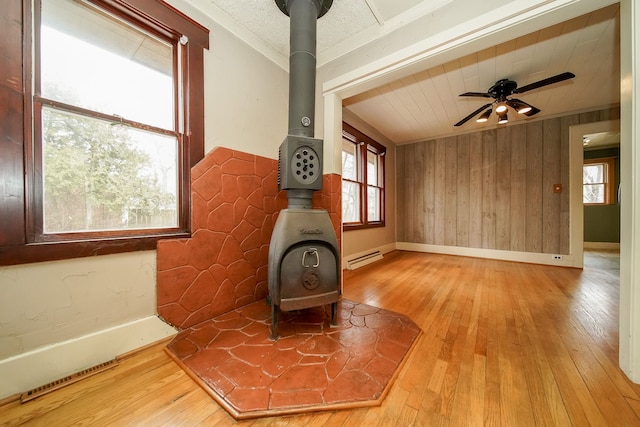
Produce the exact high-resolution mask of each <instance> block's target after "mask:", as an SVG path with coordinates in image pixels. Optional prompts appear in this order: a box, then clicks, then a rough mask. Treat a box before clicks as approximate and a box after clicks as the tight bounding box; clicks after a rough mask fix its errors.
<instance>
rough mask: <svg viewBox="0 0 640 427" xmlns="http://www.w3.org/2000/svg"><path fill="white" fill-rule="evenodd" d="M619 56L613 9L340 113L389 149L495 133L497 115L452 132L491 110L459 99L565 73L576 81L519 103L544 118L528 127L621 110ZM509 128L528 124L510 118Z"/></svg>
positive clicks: (364, 99)
mask: <svg viewBox="0 0 640 427" xmlns="http://www.w3.org/2000/svg"><path fill="white" fill-rule="evenodd" d="M619 52H620V40H619V5H617V4H615V5H612V6H609V7H607V8H604V9H600V10H597V11H594V12H592V13H590V14H587V15H583V16H580V17H577V18H575V19H572V20H570V21H566V22H564V23H561V24H558V25H554V26H552V27H549V28H545V29H542V30H540V31H536V32H534V33H531V34H528V35H526V36H523V37H520V38H517V39H515V40H509V41H506V42H504V43H502V44H499V45H497V46H494V47H492V48H489V49H485V50H483V51H480V52H477V53H474V54H472V55H468V56H464V57H462V58H459V59H457V60H454V61H451V62H448V63H445V64H442V65H440V66H437V67H434V68H431V69H428V70H424V71H422V72H419V73H417V74H414V75H411V76H409V77H405V78H403V79H400V80H398V81H395V82H392V83H390V84H386V85H383V86H380V87H378V88H375V89H372V90H369V91H367V92H365V93H362V94H359V95H356V96H354V97H351V98H348V99H345V100H344V106H345V107H346V108H347V109H348V110H350V111H351V112H352V113H354V114H355V115H356V116H358V117H360V118H361V119H362V120H364V121H365V122H367V123H369V124H371V125H372V126H373V127H374V128H376V129H377V130H378V131H380V132H381V133H382V134H384V135H385V136H387V137H388V138H389V139H391V140H392V141H393V142H395V143H398V144H402V143H410V142H415V141H421V140H426V139H433V138H436V137H441V136H447V135H453V134H460V133H466V132H471V131H477V130H481V129H488V128H495V127H496V123H497V118H496V117H495V115H493V117H491V118H490V119H489V121H487V122H486V123H482V124H479V123H476V122H475V119H472V120H469V121H468V122H467V123H466V124H464V125H463V126H461V127H460V128H454V126H453V125H454V123H456V122H458V121H459V120H460V119H462V118H463V117H465V116H467V115H468V114H470V113H471V112H473V111H474V110H476V109H478V108H479V107H481V106H482V105H484V104H486V103H488V102H490V100H488V99H487V98H472V97H460V96H459V94H461V93H463V92H485V91H487V90H488V89H489V87H490V86H492V85H493V84H494V83H495V82H496V81H497V80H499V79H503V78H509V79H511V80H515V81H516V82H518V86H524V85H526V84H529V83H532V82H535V81H538V80H541V79H544V78H546V77H550V76H553V75H556V74H560V73H562V72H565V71H570V72H573V73H574V74H575V75H576V77H575V78H574V79H571V80H568V81H565V82H561V83H556V84H554V85H550V86H546V87H543V88H539V89H535V90H532V91H528V92H525V93H523V94H521V95H518V98H519V99H522V100H523V101H525V102H527V103H529V104H532V105H534V106H536V107H537V108H539V109H540V110H542V112H541V113H539V114H537V115H535V116H532V117H531V118H526V120H535V119H540V118H542V117H551V116H557V115H562V114H565V113H567V112H578V111H588V110H594V109H597V108H600V107H603V108H604V107H609V106H612V105H617V104H619V102H620V67H619V64H620V54H619ZM509 120H510V122H511V123H513V122H517V121H520V120H525V118H524V116H521V115H518V114H516V113H515V111H513V110H511V111H509Z"/></svg>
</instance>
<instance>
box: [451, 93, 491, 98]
mask: <svg viewBox="0 0 640 427" xmlns="http://www.w3.org/2000/svg"><path fill="white" fill-rule="evenodd" d="M459 96H475V97H478V98H493V96H491V94H490V93H486V92H465V93H461V94H460V95H459Z"/></svg>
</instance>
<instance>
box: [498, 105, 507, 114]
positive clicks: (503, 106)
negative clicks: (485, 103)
mask: <svg viewBox="0 0 640 427" xmlns="http://www.w3.org/2000/svg"><path fill="white" fill-rule="evenodd" d="M505 111H507V106H506V105H505V104H500V105H498V106H497V107H496V114H502V113H504V112H505Z"/></svg>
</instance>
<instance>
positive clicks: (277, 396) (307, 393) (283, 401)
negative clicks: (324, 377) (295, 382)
mask: <svg viewBox="0 0 640 427" xmlns="http://www.w3.org/2000/svg"><path fill="white" fill-rule="evenodd" d="M322 403H324V402H323V399H322V394H321V393H320V392H319V391H316V390H297V391H294V392H283V393H275V392H274V393H271V405H270V407H271V408H296V407H305V406H309V405H319V404H322Z"/></svg>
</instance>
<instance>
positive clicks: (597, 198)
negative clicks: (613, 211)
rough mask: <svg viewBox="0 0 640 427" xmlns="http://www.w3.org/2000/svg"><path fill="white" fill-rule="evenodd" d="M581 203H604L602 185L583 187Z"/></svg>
mask: <svg viewBox="0 0 640 427" xmlns="http://www.w3.org/2000/svg"><path fill="white" fill-rule="evenodd" d="M582 201H583V203H604V202H605V200H604V184H587V185H585V186H584V193H583V198H582Z"/></svg>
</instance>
